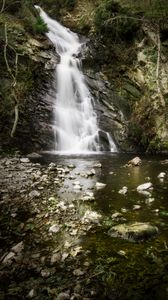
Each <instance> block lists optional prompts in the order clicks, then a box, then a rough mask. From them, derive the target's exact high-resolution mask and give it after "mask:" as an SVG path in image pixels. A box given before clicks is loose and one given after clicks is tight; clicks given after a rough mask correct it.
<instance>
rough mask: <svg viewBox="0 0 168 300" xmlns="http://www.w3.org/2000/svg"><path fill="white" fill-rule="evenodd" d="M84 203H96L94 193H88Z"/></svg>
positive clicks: (84, 197) (83, 199) (83, 198)
mask: <svg viewBox="0 0 168 300" xmlns="http://www.w3.org/2000/svg"><path fill="white" fill-rule="evenodd" d="M81 200H82V201H94V200H95V197H94V193H92V192H87V193H86V194H85V195H84V196H83V197H82V198H81Z"/></svg>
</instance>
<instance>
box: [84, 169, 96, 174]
mask: <svg viewBox="0 0 168 300" xmlns="http://www.w3.org/2000/svg"><path fill="white" fill-rule="evenodd" d="M95 174H96V171H95V170H94V169H92V170H90V171H88V172H87V173H86V175H87V176H93V175H95Z"/></svg>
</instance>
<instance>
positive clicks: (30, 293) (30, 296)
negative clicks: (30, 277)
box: [27, 289, 35, 299]
mask: <svg viewBox="0 0 168 300" xmlns="http://www.w3.org/2000/svg"><path fill="white" fill-rule="evenodd" d="M34 296H35V290H34V289H32V290H31V291H30V292H29V293H28V295H27V298H30V299H31V298H33V297H34Z"/></svg>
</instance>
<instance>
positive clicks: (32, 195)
mask: <svg viewBox="0 0 168 300" xmlns="http://www.w3.org/2000/svg"><path fill="white" fill-rule="evenodd" d="M39 196H40V193H39V192H38V191H37V190H33V191H31V192H30V193H29V197H30V198H38V197H39Z"/></svg>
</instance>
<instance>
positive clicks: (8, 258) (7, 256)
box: [2, 252, 16, 265]
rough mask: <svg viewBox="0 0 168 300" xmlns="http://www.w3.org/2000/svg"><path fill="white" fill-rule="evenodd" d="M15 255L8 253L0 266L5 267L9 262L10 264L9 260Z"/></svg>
mask: <svg viewBox="0 0 168 300" xmlns="http://www.w3.org/2000/svg"><path fill="white" fill-rule="evenodd" d="M15 255H16V254H15V253H14V252H9V253H8V254H7V255H6V256H5V258H4V259H3V261H2V264H4V265H5V264H8V263H9V262H11V260H12V259H13V258H14V257H15Z"/></svg>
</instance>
